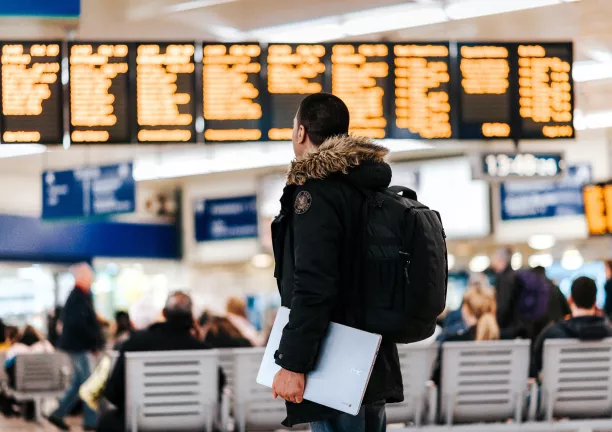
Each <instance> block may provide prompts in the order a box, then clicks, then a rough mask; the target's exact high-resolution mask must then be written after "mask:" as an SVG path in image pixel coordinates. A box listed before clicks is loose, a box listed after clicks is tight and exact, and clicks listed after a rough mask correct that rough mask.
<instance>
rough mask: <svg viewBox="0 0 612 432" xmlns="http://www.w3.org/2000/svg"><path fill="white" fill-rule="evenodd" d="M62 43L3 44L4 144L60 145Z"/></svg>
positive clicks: (0, 70) (0, 47)
mask: <svg viewBox="0 0 612 432" xmlns="http://www.w3.org/2000/svg"><path fill="white" fill-rule="evenodd" d="M61 51H62V46H61V42H3V43H0V53H1V54H0V64H1V66H0V74H1V75H2V84H1V89H2V99H1V100H2V104H1V105H2V117H1V119H0V120H1V131H2V136H1V141H2V142H4V143H40V144H61V143H62V141H63V136H64V129H63V96H62V80H61V62H62V52H61Z"/></svg>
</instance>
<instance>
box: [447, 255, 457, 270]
mask: <svg viewBox="0 0 612 432" xmlns="http://www.w3.org/2000/svg"><path fill="white" fill-rule="evenodd" d="M447 261H448V269H449V270H452V269H453V268H454V267H455V263H456V262H457V260H456V259H455V255H453V254H448V259H447Z"/></svg>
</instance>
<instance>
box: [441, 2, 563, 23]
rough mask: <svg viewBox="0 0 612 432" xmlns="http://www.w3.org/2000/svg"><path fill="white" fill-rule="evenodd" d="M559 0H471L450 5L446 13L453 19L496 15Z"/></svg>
mask: <svg viewBox="0 0 612 432" xmlns="http://www.w3.org/2000/svg"><path fill="white" fill-rule="evenodd" d="M559 3H560V1H559V0H495V1H491V0H470V1H460V2H455V3H452V4H450V5H448V6H447V7H446V9H445V12H446V15H447V16H448V17H449V18H450V19H452V20H460V19H468V18H476V17H481V16H486V15H496V14H501V13H506V12H514V11H519V10H525V9H533V8H538V7H543V6H551V5H555V4H559Z"/></svg>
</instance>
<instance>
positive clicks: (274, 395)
mask: <svg viewBox="0 0 612 432" xmlns="http://www.w3.org/2000/svg"><path fill="white" fill-rule="evenodd" d="M272 396H273V397H274V399H276V398H277V397H278V395H277V394H276V392H275V391H274V389H273V390H272Z"/></svg>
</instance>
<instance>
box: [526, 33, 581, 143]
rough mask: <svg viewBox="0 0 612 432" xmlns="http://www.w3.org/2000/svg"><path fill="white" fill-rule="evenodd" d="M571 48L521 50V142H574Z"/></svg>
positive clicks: (565, 45) (539, 46)
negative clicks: (531, 140)
mask: <svg viewBox="0 0 612 432" xmlns="http://www.w3.org/2000/svg"><path fill="white" fill-rule="evenodd" d="M572 58H573V53H572V44H568V43H543V44H521V45H519V46H518V63H519V69H518V74H519V95H520V116H521V138H524V139H546V138H573V137H574V127H573V122H572V120H573V112H574V98H573V91H572V88H573V82H572Z"/></svg>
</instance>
